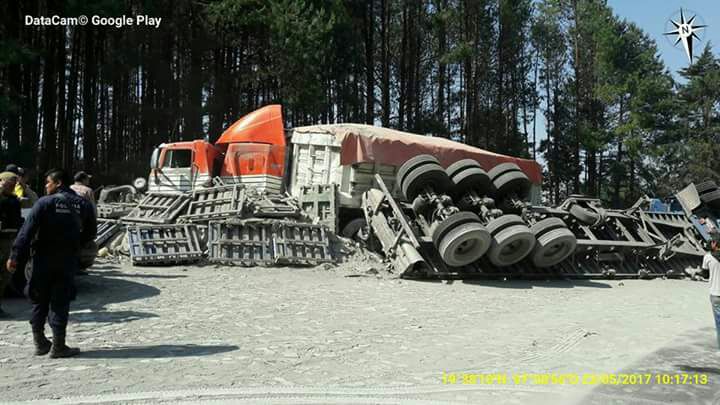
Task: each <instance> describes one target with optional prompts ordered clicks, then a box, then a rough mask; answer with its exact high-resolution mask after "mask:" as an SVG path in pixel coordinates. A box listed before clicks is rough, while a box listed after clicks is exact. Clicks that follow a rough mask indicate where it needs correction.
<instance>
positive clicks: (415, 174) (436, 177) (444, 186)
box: [400, 163, 451, 201]
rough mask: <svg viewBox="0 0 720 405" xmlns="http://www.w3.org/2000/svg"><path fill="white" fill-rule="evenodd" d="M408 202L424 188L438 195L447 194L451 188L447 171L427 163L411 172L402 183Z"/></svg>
mask: <svg viewBox="0 0 720 405" xmlns="http://www.w3.org/2000/svg"><path fill="white" fill-rule="evenodd" d="M400 186H401V188H402V192H403V195H404V196H405V199H406V200H407V201H412V200H414V199H415V197H417V196H418V194H420V193H421V192H422V191H423V189H424V188H426V187H427V188H431V189H432V190H433V191H435V192H436V193H438V194H445V193H446V192H447V191H448V189H449V188H450V186H451V184H450V179H448V177H447V174H445V170H444V169H443V168H442V167H441V166H440V165H439V164H436V163H426V164H424V165H421V166H418V167H416V168H415V169H413V170H411V171H410V172H409V173H408V174H407V175H406V176H405V179H404V180H403V181H402V183H400Z"/></svg>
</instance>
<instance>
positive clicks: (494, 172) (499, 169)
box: [488, 163, 522, 181]
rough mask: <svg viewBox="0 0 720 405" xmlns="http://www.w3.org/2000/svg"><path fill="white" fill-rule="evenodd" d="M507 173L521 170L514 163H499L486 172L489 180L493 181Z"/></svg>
mask: <svg viewBox="0 0 720 405" xmlns="http://www.w3.org/2000/svg"><path fill="white" fill-rule="evenodd" d="M509 172H522V169H520V166H518V165H516V164H515V163H500V164H499V165H497V166H495V167H493V168H492V169H490V171H488V176H490V180H492V181H495V179H497V178H498V177H500V176H502V175H503V174H505V173H509Z"/></svg>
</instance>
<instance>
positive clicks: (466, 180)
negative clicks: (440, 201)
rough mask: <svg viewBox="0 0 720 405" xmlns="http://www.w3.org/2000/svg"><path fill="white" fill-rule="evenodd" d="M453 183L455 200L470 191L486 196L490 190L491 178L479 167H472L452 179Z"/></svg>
mask: <svg viewBox="0 0 720 405" xmlns="http://www.w3.org/2000/svg"><path fill="white" fill-rule="evenodd" d="M450 178H451V179H452V182H453V191H452V194H453V198H455V199H457V198H460V197H462V196H463V195H464V194H466V193H467V192H468V191H470V190H473V191H475V192H477V193H478V195H480V196H484V195H485V194H487V192H488V191H489V190H490V177H488V175H487V173H485V170H483V169H481V168H479V167H471V168H468V169H466V170H463V171H461V172H458V173H457V174H455V176H452V177H450Z"/></svg>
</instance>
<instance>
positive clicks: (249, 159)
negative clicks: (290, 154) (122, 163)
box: [148, 105, 286, 193]
mask: <svg viewBox="0 0 720 405" xmlns="http://www.w3.org/2000/svg"><path fill="white" fill-rule="evenodd" d="M285 150H286V142H285V131H284V126H283V119H282V110H281V107H280V106H279V105H269V106H266V107H263V108H261V109H259V110H256V111H253V112H252V113H250V114H248V115H246V116H244V117H242V118H240V119H239V120H238V121H236V122H235V123H234V124H233V125H231V126H230V127H229V128H228V129H226V130H225V132H223V133H222V135H221V136H220V138H219V139H218V140H217V142H216V143H215V144H211V143H209V142H207V141H204V140H195V141H186V142H174V143H167V144H162V145H160V146H158V147H157V148H156V149H155V150H154V151H153V154H152V157H151V160H150V167H151V170H150V177H149V182H148V183H149V191H154V192H187V191H190V190H193V189H195V188H197V187H207V186H210V185H211V184H212V178H213V177H219V178H220V179H221V180H222V181H223V183H225V184H243V185H246V186H248V187H251V188H255V189H258V190H261V191H267V192H271V193H279V192H281V191H282V188H283V175H284V171H285Z"/></svg>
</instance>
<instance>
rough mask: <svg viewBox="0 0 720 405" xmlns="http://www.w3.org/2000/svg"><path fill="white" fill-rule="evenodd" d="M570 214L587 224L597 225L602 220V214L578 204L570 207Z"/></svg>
mask: <svg viewBox="0 0 720 405" xmlns="http://www.w3.org/2000/svg"><path fill="white" fill-rule="evenodd" d="M570 215H572V216H573V217H575V219H577V220H578V221H580V222H582V223H583V224H585V225H595V224H596V223H597V222H598V221H599V220H600V215H598V214H596V213H594V212H592V211H590V210H589V209H587V208H583V207H582V206H580V205H577V204H573V205H572V206H571V207H570Z"/></svg>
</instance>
